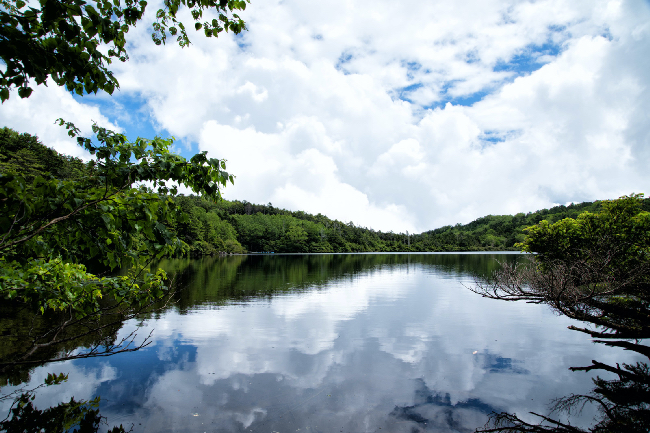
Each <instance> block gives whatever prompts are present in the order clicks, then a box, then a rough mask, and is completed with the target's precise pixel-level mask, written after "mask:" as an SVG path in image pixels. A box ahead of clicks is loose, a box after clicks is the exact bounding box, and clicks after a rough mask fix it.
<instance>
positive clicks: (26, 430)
mask: <svg viewBox="0 0 650 433" xmlns="http://www.w3.org/2000/svg"><path fill="white" fill-rule="evenodd" d="M9 417H10V418H9ZM103 421H104V419H103V417H102V416H101V415H100V414H99V397H97V398H95V399H93V400H91V401H76V400H75V399H74V398H71V399H70V401H69V402H65V403H60V404H58V405H56V406H52V407H48V408H46V409H43V410H39V409H37V408H35V407H34V405H33V404H32V396H31V394H30V393H25V394H23V395H21V396H20V397H19V398H18V399H16V401H15V402H14V406H13V407H12V409H11V413H10V414H9V416H8V417H7V419H5V420H3V421H0V431H6V432H7V433H13V432H16V433H18V432H21V433H31V432H34V433H36V432H68V431H73V432H78V433H91V432H92V433H95V432H97V431H98V430H99V429H100V427H101V424H102V422H103ZM104 424H105V422H104ZM129 431H130V430H129ZM124 432H125V430H124V427H123V426H122V425H120V426H119V427H113V428H112V429H110V430H109V431H108V433H124Z"/></svg>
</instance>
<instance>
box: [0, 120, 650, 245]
mask: <svg viewBox="0 0 650 433" xmlns="http://www.w3.org/2000/svg"><path fill="white" fill-rule="evenodd" d="M0 170H2V172H4V173H12V172H14V173H17V172H20V173H21V174H23V175H25V176H27V177H31V178H33V177H35V176H39V175H40V176H52V177H56V178H59V179H75V178H78V177H79V176H92V173H93V170H94V164H93V163H92V162H91V163H84V162H82V161H81V160H79V159H77V158H73V157H69V156H64V155H60V154H58V153H57V152H56V151H54V150H52V149H50V148H48V147H46V146H44V145H43V144H42V143H40V142H39V141H38V139H37V138H36V137H33V136H31V135H29V134H19V133H17V132H15V131H13V130H11V129H9V128H4V129H2V130H0ZM173 199H174V201H175V202H176V205H178V206H180V207H181V208H182V209H183V210H184V213H185V217H184V218H182V219H176V220H174V221H173V222H172V223H171V224H170V225H171V227H169V229H171V230H172V231H173V232H174V233H176V234H177V235H178V236H179V237H180V238H181V239H182V240H183V241H185V242H186V243H187V245H188V247H189V248H188V254H189V255H191V256H201V255H214V254H219V253H246V252H262V253H264V252H265V253H271V252H273V253H338V252H397V251H413V252H416V251H502V250H517V249H518V248H517V247H516V246H515V245H516V244H517V243H518V242H521V241H523V240H524V237H525V233H524V229H525V228H526V227H528V226H532V225H534V224H537V223H538V222H540V221H542V220H547V221H549V222H551V223H552V222H556V221H559V220H561V219H564V218H575V217H576V216H577V215H578V214H579V213H581V212H584V211H590V212H596V211H598V210H599V209H600V203H599V202H586V203H580V204H571V205H569V206H556V207H553V208H551V209H542V210H539V211H536V212H529V213H518V214H516V215H488V216H484V217H482V218H479V219H477V220H475V221H472V222H471V223H469V224H464V225H463V224H456V225H455V226H445V227H440V228H437V229H435V230H430V231H426V232H424V233H420V234H410V235H409V234H405V233H393V232H381V231H375V230H372V229H368V228H365V227H360V226H357V225H355V224H354V223H353V222H349V223H344V222H341V221H338V220H332V219H330V218H328V217H326V216H324V215H321V214H317V215H312V214H308V213H305V212H302V211H289V210H286V209H280V208H277V207H274V206H273V205H272V204H271V203H268V204H264V205H259V204H253V203H249V202H247V201H237V200H235V201H228V200H222V201H219V202H212V201H209V200H206V199H204V198H201V197H197V196H184V195H178V196H175V197H173ZM643 207H644V209H645V210H650V199H645V200H644V201H643Z"/></svg>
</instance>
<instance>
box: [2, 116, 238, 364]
mask: <svg viewBox="0 0 650 433" xmlns="http://www.w3.org/2000/svg"><path fill="white" fill-rule="evenodd" d="M66 126H67V127H68V128H69V130H70V133H71V135H73V136H75V135H76V134H77V132H78V131H77V130H76V129H75V128H74V126H73V125H70V124H68V125H66ZM94 131H95V132H96V134H97V141H91V140H89V139H85V138H79V143H80V144H81V145H83V146H84V147H85V148H86V149H87V150H88V151H90V152H91V153H92V154H94V155H95V157H96V159H95V160H94V161H93V162H91V163H89V164H86V165H83V164H82V163H81V162H80V161H73V160H70V159H68V158H63V159H61V158H50V156H51V155H49V154H48V153H47V152H42V153H41V152H39V150H40V149H39V148H38V146H37V144H38V143H36V144H35V143H34V141H33V140H31V139H29V138H27V137H25V136H24V135H18V134H12V133H6V134H5V135H4V139H5V140H6V141H4V142H2V143H0V149H2V151H1V152H0V154H1V155H2V160H3V162H2V165H1V166H0V167H1V168H2V172H0V254H1V257H0V296H2V298H4V299H5V300H6V301H8V302H14V303H17V304H18V305H24V306H27V307H28V308H29V309H30V310H31V311H35V312H36V311H38V312H40V314H46V313H48V312H52V313H53V314H54V313H64V316H62V317H59V319H60V321H61V324H60V325H57V326H53V327H52V328H51V329H50V330H49V331H48V332H46V333H45V334H44V335H40V336H37V337H35V338H34V339H33V341H32V343H31V345H27V349H26V350H25V351H24V353H22V354H20V355H16V356H15V357H14V359H12V360H6V359H5V360H2V362H0V364H2V365H13V364H15V363H21V362H28V361H29V359H30V358H32V357H33V356H35V355H36V352H37V351H38V350H41V349H42V348H43V347H46V346H49V345H53V344H57V343H59V342H61V341H63V340H66V339H68V338H69V336H68V335H67V334H66V333H65V332H63V329H64V328H65V327H66V326H71V325H75V324H76V325H79V324H80V322H82V321H84V320H86V321H92V322H93V323H92V325H90V324H89V326H90V328H91V329H95V330H99V329H103V328H105V327H107V326H108V325H107V324H106V323H103V322H101V320H100V316H101V315H103V314H106V313H108V312H111V314H113V315H116V316H118V317H117V318H116V319H115V320H118V319H123V318H125V316H128V315H130V314H133V310H134V309H135V310H138V309H139V308H144V307H145V306H146V305H149V304H150V303H151V302H153V301H155V300H157V299H159V298H161V297H162V296H163V295H164V293H165V292H166V290H167V289H168V286H167V277H166V274H165V273H164V272H163V271H162V270H160V269H154V270H153V271H150V270H149V269H148V263H149V262H150V261H151V260H153V259H157V258H161V257H163V256H165V255H171V254H181V253H182V252H183V251H186V250H187V245H186V244H185V243H184V242H183V241H182V240H180V239H179V238H178V237H177V236H176V235H175V233H174V232H173V231H170V230H169V229H168V227H169V226H172V225H173V224H174V223H175V221H183V220H184V219H185V218H186V217H185V216H184V214H183V212H182V209H180V208H179V207H178V206H176V204H175V202H174V201H173V200H172V199H171V197H170V196H169V195H168V194H173V193H175V191H176V186H175V185H176V184H182V185H185V186H187V187H189V188H191V189H192V190H194V191H195V192H197V193H201V194H203V195H204V196H206V197H208V198H210V199H212V200H217V199H219V197H220V188H221V187H223V186H224V185H225V184H226V183H227V182H228V181H232V179H233V178H232V176H231V175H229V174H228V173H227V172H225V171H224V167H225V163H224V161H222V160H218V159H210V158H207V156H206V154H205V153H203V154H198V155H196V156H194V157H193V158H192V159H190V160H189V161H188V160H186V159H185V158H183V157H181V156H178V155H175V154H173V153H171V152H170V151H169V148H170V146H171V145H172V143H173V139H167V140H165V139H160V138H155V139H153V140H144V139H138V140H136V141H135V142H129V141H128V140H127V138H126V137H125V136H124V135H122V134H116V133H113V132H110V131H107V130H105V129H103V128H100V127H97V126H95V127H94ZM5 132H6V131H5ZM21 146H22V147H21ZM30 146H31V147H30ZM39 146H42V145H39ZM18 147H20V149H21V152H17V154H25V155H28V157H29V158H31V160H32V161H33V162H34V166H35V167H39V166H45V168H46V170H44V171H41V173H40V174H38V175H34V170H26V172H27V175H23V174H22V173H21V172H20V170H18V169H17V168H16V167H17V165H16V164H15V161H12V160H11V159H10V158H9V157H8V155H10V153H9V151H8V150H15V149H16V148H18ZM30 149H31V150H30ZM50 163H52V167H53V168H56V167H59V166H61V165H63V166H65V165H66V164H68V165H72V166H75V167H78V168H79V170H78V173H83V174H84V175H83V176H79V175H78V174H74V173H77V172H74V173H73V174H72V175H70V176H69V177H67V178H66V177H64V178H57V177H55V176H53V175H52V174H51V173H50V172H49V171H48V170H47V169H49V168H50V165H49V164H50ZM80 165H81V166H80ZM32 168H33V167H32ZM63 171H64V172H66V173H67V172H68V171H67V170H63ZM30 177H31V178H32V179H31V181H29V180H28V179H30ZM143 182H149V184H150V185H151V186H149V187H147V186H144V185H143V184H142V183H143ZM170 182H172V184H170ZM89 266H90V267H91V268H96V269H98V270H102V269H108V270H110V269H117V268H123V267H127V268H128V267H132V270H131V272H129V273H127V274H126V275H121V276H106V275H104V276H101V275H98V274H96V273H93V272H90V271H89V270H88V269H89V268H88V267H89ZM118 312H119V314H118ZM100 322H101V323H100ZM111 323H113V322H111ZM64 325H65V326H64ZM53 330H54V331H56V332H52V331H53ZM127 345H128V344H127ZM115 349H116V348H115V347H111V351H114V350H115ZM117 350H120V348H117ZM109 352H110V351H109ZM97 353H101V351H100V352H97ZM97 353H95V354H97ZM82 356H83V355H80V357H82Z"/></svg>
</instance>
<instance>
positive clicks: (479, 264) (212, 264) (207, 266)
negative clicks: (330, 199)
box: [160, 254, 523, 311]
mask: <svg viewBox="0 0 650 433" xmlns="http://www.w3.org/2000/svg"><path fill="white" fill-rule="evenodd" d="M521 257H523V256H521V255H517V254H502V255H501V254H500V255H492V254H297V255H288V254H287V255H285V254H273V255H270V254H267V255H249V256H243V255H242V256H227V257H203V258H201V259H197V260H191V259H173V260H164V261H163V262H161V263H160V266H161V267H162V268H163V269H165V270H166V271H167V272H169V273H175V274H176V280H177V283H178V285H179V287H181V288H182V290H181V291H180V292H179V294H178V296H177V298H176V300H177V304H176V305H177V306H178V307H179V308H180V309H181V311H184V310H187V309H188V308H191V307H193V306H196V305H200V304H202V303H210V304H218V305H221V304H224V303H227V302H230V301H241V300H246V299H250V298H253V297H266V296H273V295H275V294H280V293H283V292H293V291H301V290H312V289H314V288H316V289H318V288H319V287H322V286H324V285H326V284H328V283H332V282H336V281H341V280H345V279H352V278H356V277H358V276H360V275H364V274H367V273H371V272H373V271H375V270H378V269H384V268H388V267H390V268H391V269H404V268H406V269H408V268H409V267H411V266H413V267H419V268H422V267H424V268H428V269H431V270H432V271H433V272H435V273H436V274H438V275H440V276H443V277H444V276H445V275H448V276H450V277H458V276H465V277H467V276H470V277H471V276H479V277H482V276H487V275H489V274H491V273H492V272H494V271H495V270H497V269H498V267H499V262H500V261H504V262H507V263H511V262H516V261H518V260H519V259H520V258H521ZM495 259H496V260H495Z"/></svg>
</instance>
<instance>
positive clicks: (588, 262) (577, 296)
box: [473, 194, 650, 433]
mask: <svg viewBox="0 0 650 433" xmlns="http://www.w3.org/2000/svg"><path fill="white" fill-rule="evenodd" d="M642 197H643V196H642V195H640V194H639V195H632V196H626V197H621V198H619V199H617V200H612V201H605V202H602V205H601V209H600V211H599V212H596V213H591V212H584V213H582V214H580V215H579V216H578V217H577V218H575V219H572V218H568V219H562V220H560V221H557V222H555V223H550V222H548V221H541V222H540V223H539V224H537V225H536V226H533V227H530V228H529V229H528V230H527V232H528V235H527V237H526V239H525V241H524V242H523V243H521V244H520V246H521V248H522V249H523V250H524V251H527V252H530V253H535V255H534V256H532V257H531V259H530V262H529V263H528V264H523V265H515V266H512V265H508V264H504V266H503V267H502V269H501V270H500V271H498V272H496V273H495V274H494V277H493V279H492V281H490V282H488V283H479V284H478V286H477V287H475V288H474V289H473V290H474V291H476V292H477V293H479V294H481V295H483V296H485V297H489V298H493V299H500V300H507V301H527V302H534V303H542V304H547V305H550V306H551V307H552V308H553V309H554V310H556V311H557V312H559V313H560V314H563V315H566V316H568V317H571V318H574V319H578V320H581V321H583V322H584V323H586V326H570V327H569V328H570V329H574V330H577V331H580V332H584V333H587V334H588V335H590V336H591V337H594V338H596V340H595V342H597V343H601V344H605V345H608V346H612V347H621V348H624V349H626V350H631V351H634V352H636V353H638V354H640V355H643V356H645V357H647V358H648V359H650V348H649V347H648V346H646V345H644V344H642V341H643V339H645V338H648V337H650V213H649V212H647V211H644V210H643V201H642ZM571 370H573V371H591V370H597V371H598V370H600V371H606V372H609V373H613V374H614V375H615V376H616V378H615V379H613V380H606V379H603V378H600V377H597V378H596V379H594V385H595V388H594V390H593V391H592V392H591V393H590V394H587V395H572V396H569V397H566V398H563V399H560V400H558V401H557V402H556V404H555V405H554V408H553V409H554V411H555V412H565V413H568V414H570V413H571V411H572V410H575V409H576V408H579V407H580V406H581V405H584V404H595V405H596V407H597V408H598V409H599V411H600V413H601V418H600V420H597V422H596V424H594V425H593V426H592V427H590V428H589V430H588V431H590V432H645V431H647V426H648V423H649V422H650V377H649V375H648V371H649V370H648V364H647V363H646V362H639V363H637V364H635V365H628V364H622V365H621V364H616V365H609V364H605V363H602V362H599V361H597V360H593V361H592V364H591V365H589V366H584V367H572V368H571ZM534 415H537V416H538V417H539V419H540V420H541V421H540V422H539V423H538V424H535V423H530V422H526V421H523V420H521V419H520V418H519V417H517V416H516V415H514V414H508V413H502V414H496V415H495V416H494V417H493V419H492V424H491V425H490V426H488V427H486V428H485V429H483V430H482V431H483V432H497V431H498V432H537V433H541V432H574V433H579V432H584V431H585V430H583V429H580V428H578V427H575V426H572V425H571V424H570V423H567V422H561V421H559V420H558V418H557V417H552V416H550V415H548V416H547V415H543V414H534Z"/></svg>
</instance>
